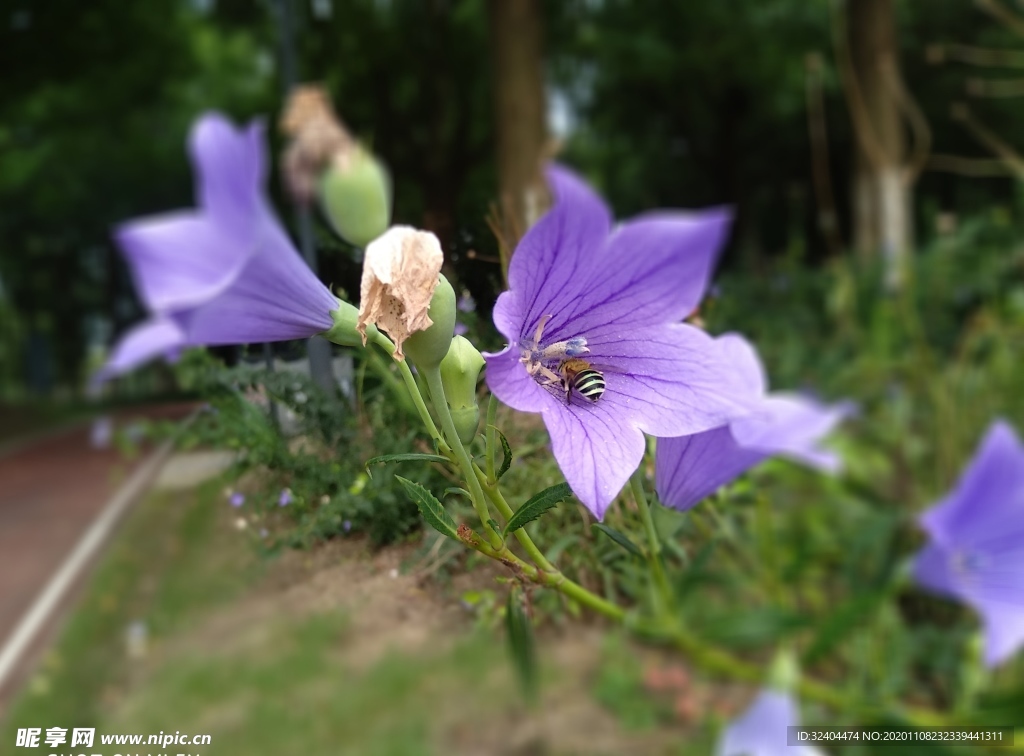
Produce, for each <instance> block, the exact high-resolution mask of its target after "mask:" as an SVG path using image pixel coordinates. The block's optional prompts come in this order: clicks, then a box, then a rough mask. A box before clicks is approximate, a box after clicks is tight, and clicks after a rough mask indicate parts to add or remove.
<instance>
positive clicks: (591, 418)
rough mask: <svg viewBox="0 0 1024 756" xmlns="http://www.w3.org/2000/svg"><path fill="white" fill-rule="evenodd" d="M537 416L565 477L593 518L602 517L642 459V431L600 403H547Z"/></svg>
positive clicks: (643, 444) (643, 445)
mask: <svg viewBox="0 0 1024 756" xmlns="http://www.w3.org/2000/svg"><path fill="white" fill-rule="evenodd" d="M545 394H546V392H545ZM546 395H547V394H546ZM547 396H548V397H549V399H551V397H550V395H547ZM552 404H555V402H552ZM542 416H543V418H544V424H545V425H546V426H547V428H548V434H549V435H550V436H551V450H552V452H553V453H554V455H555V460H556V461H557V462H558V466H559V468H561V470H562V474H563V475H565V480H566V482H567V483H568V484H569V487H570V488H572V491H573V493H574V494H576V497H577V498H578V499H579V500H580V501H581V502H583V504H584V506H586V508H587V509H589V510H590V511H591V512H592V513H593V514H594V517H596V518H597V519H598V520H601V519H603V518H604V513H605V510H607V509H608V505H609V504H611V503H612V501H614V500H615V497H616V496H617V495H618V493H619V491H621V490H622V487H623V486H624V485H626V481H627V480H629V476H630V475H632V474H633V472H634V471H635V470H636V469H637V467H639V465H640V460H641V459H643V456H644V448H645V446H646V444H645V443H644V436H643V433H641V432H640V431H639V430H637V429H636V428H634V427H631V426H630V425H628V424H623V423H622V419H621V418H620V417H619V416H618V414H617V413H616V412H615V411H614V410H612V409H610V408H609V407H607V406H605V405H604V404H603V402H598V403H597V404H594V405H592V406H587V407H578V406H576V405H571V406H568V407H566V406H565V405H561V406H560V407H558V408H554V407H552V409H550V410H549V411H547V412H544V413H543V415H542Z"/></svg>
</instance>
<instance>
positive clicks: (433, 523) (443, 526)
mask: <svg viewBox="0 0 1024 756" xmlns="http://www.w3.org/2000/svg"><path fill="white" fill-rule="evenodd" d="M395 480H397V481H398V482H399V483H401V484H402V488H404V489H405V492H406V493H407V494H408V495H409V498H410V499H412V500H413V502H415V504H416V506H417V507H418V508H419V510H420V514H422V515H423V519H424V520H426V521H427V523H428V524H429V525H430V527H432V528H433V529H434V530H436V531H437V532H438V533H443V534H444V535H446V536H448V537H449V538H454V539H455V540H456V541H457V540H459V536H458V534H457V532H456V530H457V529H456V526H455V520H453V519H452V518H451V515H449V514H448V513H447V512H446V511H445V509H444V507H443V506H441V502H439V501H438V500H437V499H435V498H434V495H433V494H432V493H430V491H428V490H427V489H425V488H424V487H423V486H421V485H420V484H419V483H413V482H412V481H411V480H408V479H407V478H403V477H402V476H401V475H396V476H395Z"/></svg>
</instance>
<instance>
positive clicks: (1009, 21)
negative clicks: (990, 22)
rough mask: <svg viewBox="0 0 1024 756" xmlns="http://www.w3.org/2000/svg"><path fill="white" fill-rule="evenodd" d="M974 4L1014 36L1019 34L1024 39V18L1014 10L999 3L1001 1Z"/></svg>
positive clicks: (990, 0) (989, 0) (992, 0)
mask: <svg viewBox="0 0 1024 756" xmlns="http://www.w3.org/2000/svg"><path fill="white" fill-rule="evenodd" d="M974 4H975V5H977V6H978V7H979V8H981V9H982V10H983V11H985V12H986V13H988V14H989V15H990V16H992V17H993V18H994V19H996V20H997V21H998V22H999V23H1001V24H1002V25H1003V26H1005V27H1006V28H1007V29H1009V30H1010V31H1012V32H1013V33H1014V34H1019V35H1020V36H1022V37H1024V18H1021V17H1020V16H1018V15H1017V14H1016V13H1014V12H1013V11H1012V10H1010V9H1009V8H1007V7H1006V6H1005V5H1003V4H1002V3H1001V2H999V0H974Z"/></svg>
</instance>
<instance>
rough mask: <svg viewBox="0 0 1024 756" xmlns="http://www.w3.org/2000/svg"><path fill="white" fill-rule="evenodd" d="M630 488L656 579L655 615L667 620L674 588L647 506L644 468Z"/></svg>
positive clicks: (638, 469) (648, 558)
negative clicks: (641, 522)
mask: <svg viewBox="0 0 1024 756" xmlns="http://www.w3.org/2000/svg"><path fill="white" fill-rule="evenodd" d="M629 488H630V491H631V493H632V494H633V499H634V500H635V501H636V508H637V509H638V510H639V512H640V519H641V520H642V521H643V524H644V532H645V533H646V534H647V562H648V564H650V566H651V575H652V577H653V579H654V595H655V597H656V603H655V614H656V615H658V616H659V617H661V618H667V617H669V616H670V609H671V607H672V604H673V601H672V587H671V585H669V582H668V577H667V576H666V575H665V565H664V564H663V563H662V561H661V540H660V539H659V538H658V531H657V529H656V528H655V526H654V518H653V517H651V508H650V506H649V505H648V504H647V494H646V493H645V492H644V481H643V469H642V467H641V468H637V471H636V472H634V473H633V475H632V476H631V477H630V479H629Z"/></svg>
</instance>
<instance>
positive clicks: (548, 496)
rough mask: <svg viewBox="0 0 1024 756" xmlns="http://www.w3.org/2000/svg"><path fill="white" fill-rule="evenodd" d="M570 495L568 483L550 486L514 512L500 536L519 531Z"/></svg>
mask: <svg viewBox="0 0 1024 756" xmlns="http://www.w3.org/2000/svg"><path fill="white" fill-rule="evenodd" d="M571 495H572V489H571V488H569V484H568V483H559V484H558V485H557V486H551V487H550V488H545V489H544V490H543V491H541V492H540V493H539V494H537V495H536V496H531V497H530V498H529V500H528V501H527V502H526V503H525V504H523V506H521V507H519V509H517V510H516V513H515V514H514V515H512V517H511V519H510V520H509V521H508V524H507V525H506V526H505V530H504V532H503V533H502V535H507V534H509V533H512V532H513V531H516V530H519V528H521V527H523V526H524V525H526V523H528V522H533V521H534V520H536V519H537V518H538V517H540V516H541V515H542V514H544V513H545V512H547V511H548V510H549V509H552V508H553V507H554V506H555V505H556V504H558V502H560V501H564V500H565V499H567V498H569V497H570V496H571Z"/></svg>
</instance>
